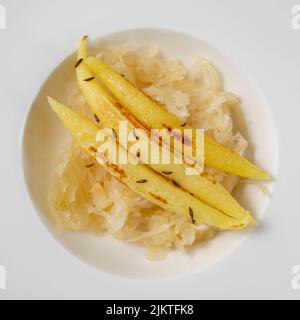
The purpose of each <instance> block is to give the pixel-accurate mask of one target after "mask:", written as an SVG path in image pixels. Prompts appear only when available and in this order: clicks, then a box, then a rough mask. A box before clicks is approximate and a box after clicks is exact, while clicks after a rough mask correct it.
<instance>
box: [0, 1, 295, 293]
mask: <svg viewBox="0 0 300 320" xmlns="http://www.w3.org/2000/svg"><path fill="white" fill-rule="evenodd" d="M0 4H2V5H4V6H5V7H6V13H7V29H6V30H0V115H1V118H0V119H1V125H0V133H1V160H0V161H1V162H0V164H1V166H0V177H1V180H0V195H1V202H0V203H1V207H0V265H3V266H5V268H6V271H7V290H5V291H1V290H0V299H8V298H97V299H126V298H127V299H134V298H144V299H147V298H148V299H151V298H158V299H163V298H168V299H176V298H177V299H203V298H206V299H209V298H223V299H224V298H229V299H232V298H257V299H259V298H292V299H299V298H300V290H299V291H296V290H293V289H292V287H291V279H292V274H291V268H292V266H293V265H295V264H300V210H299V198H300V194H299V191H300V179H299V175H300V174H299V172H300V153H299V150H298V148H299V142H298V138H299V135H300V125H299V123H300V110H299V109H300V106H299V102H300V90H299V89H300V88H299V82H300V81H299V80H300V30H293V29H292V28H291V18H292V15H291V9H292V7H293V6H294V5H296V4H300V0H299V1H298V0H293V1H290V0H272V1H271V0H263V1H262V0H260V1H254V0H251V1H250V0H249V1H245V0H244V1H240V0H236V1H235V0H225V1H217V0H209V1H208V0H207V1H199V0H194V1H192V0H184V1H176V0H164V1H156V0H151V1H142V0H135V1H133V0H126V1H122V0H119V1H116V0H110V1H101V0H95V1H91V0H90V1H87V0H85V1H74V0H64V1H62V0H51V1H46V0H44V1H41V0H31V1H30V0H22V1H21V0H19V1H17V0H9V1H8V0H7V1H6V0H0ZM136 27H164V28H171V29H175V30H178V31H182V32H185V33H188V34H191V35H194V36H197V37H199V38H202V39H206V40H208V41H209V42H210V43H211V44H213V45H215V46H216V47H218V48H219V49H221V50H222V51H223V52H225V53H227V54H228V55H229V56H231V57H233V58H234V59H235V60H236V61H237V62H238V63H240V64H241V65H243V66H244V67H245V68H246V69H247V70H248V71H249V72H250V74H252V75H253V76H254V78H255V79H256V81H257V83H258V85H259V86H260V87H261V89H262V90H263V92H264V94H265V96H266V98H267V100H268V102H269V105H270V107H271V110H272V113H273V117H274V120H275V124H276V127H277V133H278V141H279V172H278V178H277V183H276V186H275V192H274V194H273V197H272V200H271V202H270V206H269V208H268V212H267V214H266V215H265V218H264V221H263V228H264V232H256V233H253V234H252V235H251V236H250V237H248V239H247V240H246V241H245V242H244V243H243V245H242V246H240V247H239V248H238V249H237V250H236V251H234V253H232V254H230V255H228V256H227V257H226V258H225V259H223V260H222V261H221V262H219V263H218V264H216V265H215V266H213V267H211V268H210V269H208V270H206V271H203V272H201V273H198V274H196V275H193V276H190V277H188V278H185V279H181V280H176V281H175V280H172V281H161V280H160V281H141V280H130V279H124V278H120V277H115V276H112V275H108V274H104V273H102V272H101V271H99V270H96V269H93V268H92V267H90V266H88V265H86V264H84V263H82V262H80V261H79V260H78V259H77V258H75V257H74V256H72V255H71V254H70V253H68V252H66V251H65V249H63V248H62V247H61V246H60V245H58V243H57V242H56V241H55V240H54V239H53V238H52V236H51V235H50V234H49V233H48V232H47V230H46V228H45V227H44V226H43V224H42V222H41V221H40V220H39V218H38V216H37V215H36V213H35V212H34V209H33V207H32V204H31V202H30V199H29V196H28V195H27V191H26V188H25V183H24V179H23V174H22V166H21V153H20V133H21V128H22V124H23V119H24V116H25V113H26V110H27V108H28V105H29V103H30V101H31V99H32V97H34V96H35V94H36V93H37V91H38V90H39V87H40V85H41V83H42V81H44V80H45V79H46V78H47V76H48V73H49V70H51V69H53V68H55V67H56V65H57V63H58V62H59V61H61V60H63V59H64V58H65V57H66V56H67V55H69V54H70V53H71V52H72V51H73V50H75V45H76V44H77V43H78V39H79V37H80V36H81V35H82V34H89V35H90V36H91V37H92V38H93V37H99V36H101V35H104V34H106V33H110V32H113V31H117V30H121V29H128V28H136ZM41 179H42V177H41Z"/></svg>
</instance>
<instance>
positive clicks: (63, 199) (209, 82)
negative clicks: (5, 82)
mask: <svg viewBox="0 0 300 320" xmlns="http://www.w3.org/2000/svg"><path fill="white" fill-rule="evenodd" d="M97 56H98V57H101V59H103V61H104V62H106V63H107V64H108V65H110V66H111V67H112V68H113V69H114V70H116V71H117V72H119V73H121V74H123V75H124V76H125V77H126V78H127V79H128V80H129V81H130V82H132V83H133V84H135V85H136V86H137V87H138V88H140V89H141V90H143V91H144V92H145V93H146V94H147V95H149V96H150V97H152V98H153V99H154V100H156V101H158V102H160V103H161V104H163V105H165V107H166V108H167V110H168V111H169V112H171V113H173V114H175V115H176V116H178V117H179V118H181V119H182V120H183V121H187V122H188V124H190V125H191V126H193V127H196V128H204V129H205V130H206V133H207V134H208V135H210V136H212V137H213V138H214V139H216V140H217V141H218V142H220V143H222V144H224V145H226V146H228V147H230V148H232V149H233V150H235V151H236V152H237V153H239V154H241V155H242V154H243V153H244V151H245V150H246V148H247V145H248V143H247V140H246V139H245V138H244V137H243V135H242V134H241V132H239V130H238V129H235V120H234V117H233V112H232V110H233V109H234V110H235V113H238V114H239V115H240V116H239V117H240V118H241V115H242V113H241V111H240V101H239V99H238V97H236V96H235V95H234V94H232V93H228V92H224V91H223V84H222V78H221V76H220V74H219V72H218V71H217V70H216V68H215V67H214V66H213V65H212V63H211V62H209V61H208V60H206V59H204V58H199V59H198V60H197V61H196V63H195V64H194V65H193V66H192V67H191V68H190V69H187V68H186V67H185V66H184V65H183V64H182V63H181V62H180V61H179V60H171V61H170V60H167V59H165V58H164V57H163V55H162V54H161V53H160V51H159V50H158V49H157V48H146V49H144V50H140V51H137V50H134V49H133V48H132V47H130V46H119V47H110V48H107V49H105V50H103V51H101V52H99V54H98V55H97ZM67 91H68V92H67V93H68V104H69V105H71V106H72V108H73V109H75V110H77V111H79V112H81V113H83V114H85V115H86V116H87V117H90V118H92V116H93V114H92V112H91V111H90V109H89V108H88V106H87V104H86V101H85V99H84V97H83V96H82V94H81V92H80V89H79V87H78V85H77V83H76V82H72V83H69V84H68V85H67ZM236 111H238V112H236ZM205 170H206V171H207V172H209V173H210V174H211V175H212V176H213V177H214V178H215V180H217V181H219V182H220V183H222V184H223V185H224V186H225V187H226V188H227V189H228V190H229V191H230V192H232V191H233V189H234V188H235V187H236V185H237V183H238V177H236V176H234V175H231V174H227V173H224V172H221V171H218V170H216V169H212V168H205ZM49 208H50V211H51V213H52V216H53V218H54V220H55V223H56V225H57V227H58V228H60V229H62V230H68V231H85V232H93V233H96V234H97V233H99V232H109V233H110V234H113V235H114V236H115V237H117V238H120V239H124V240H127V241H129V242H136V243H139V244H141V245H143V246H145V248H146V253H145V256H146V258H147V259H150V260H155V259H161V258H163V257H164V256H165V254H166V252H167V251H168V250H171V249H178V250H180V251H182V252H185V250H186V247H188V246H191V245H193V244H195V243H199V242H201V241H205V240H207V239H209V238H211V237H212V236H214V235H215V233H216V231H217V230H216V229H215V228H213V227H210V226H207V225H204V224H198V225H193V224H192V223H191V220H190V219H188V218H185V217H181V216H178V215H176V214H174V213H172V212H169V211H167V210H164V209H162V208H160V207H158V206H157V205H155V204H153V203H151V202H150V201H148V200H145V199H143V198H141V197H140V196H139V195H137V194H135V193H134V192H133V191H131V190H130V189H129V188H128V187H127V186H126V185H124V184H122V183H121V182H119V181H118V180H116V179H115V178H114V177H112V176H111V175H110V174H108V173H107V172H106V171H105V169H103V168H102V167H101V166H100V165H98V164H97V163H96V162H95V160H93V159H92V158H91V157H89V156H88V155H86V154H85V153H84V152H83V151H81V150H80V148H79V147H78V146H77V145H76V144H75V142H71V143H70V144H69V145H68V146H67V147H66V149H65V150H63V154H62V157H61V160H60V162H59V163H58V164H57V167H56V169H55V175H54V179H53V183H52V186H51V188H50V190H49Z"/></svg>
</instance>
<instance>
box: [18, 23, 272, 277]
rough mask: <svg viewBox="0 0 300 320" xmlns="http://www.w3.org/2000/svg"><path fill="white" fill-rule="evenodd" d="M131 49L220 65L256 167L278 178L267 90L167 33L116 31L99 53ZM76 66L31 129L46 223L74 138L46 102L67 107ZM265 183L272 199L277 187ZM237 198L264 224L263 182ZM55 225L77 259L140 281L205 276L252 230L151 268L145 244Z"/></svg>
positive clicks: (27, 145)
mask: <svg viewBox="0 0 300 320" xmlns="http://www.w3.org/2000/svg"><path fill="white" fill-rule="evenodd" d="M128 43H129V44H130V45H132V46H134V47H136V49H137V50H138V49H139V48H143V47H145V46H148V47H158V48H160V49H161V50H162V53H163V54H165V55H166V56H167V57H168V58H179V59H181V60H182V61H183V62H184V63H185V64H186V65H191V64H192V63H194V62H195V60H196V59H197V57H198V56H199V55H202V56H203V57H205V58H207V59H209V60H211V61H213V62H214V64H215V66H216V67H217V69H218V70H219V71H220V72H221V74H222V76H223V77H224V85H225V90H226V91H229V92H234V93H236V94H237V95H238V96H240V97H241V98H242V109H243V112H244V114H245V119H246V121H247V136H248V139H249V141H250V148H249V149H250V150H251V151H252V152H251V153H252V158H253V160H254V162H255V163H256V164H257V165H259V166H260V167H262V168H264V169H266V170H267V171H268V172H270V174H271V175H272V176H274V177H276V169H277V141H276V134H275V127H274V124H273V120H272V117H271V115H270V111H269V109H268V106H267V103H266V101H265V99H264V98H263V96H262V94H261V92H260V90H259V89H258V88H257V86H256V85H255V83H254V81H253V80H252V79H251V78H250V77H249V76H248V75H247V73H246V72H245V71H244V70H242V69H241V68H240V67H238V66H237V65H236V64H235V63H234V62H233V61H232V60H230V59H228V58H227V57H226V56H224V55H223V54H222V53H221V52H219V51H218V50H217V49H215V48H213V47H212V46H210V45H209V44H208V43H206V42H204V41H201V40H199V39H197V38H194V37H190V36H188V35H185V34H183V33H178V32H174V31H168V30H163V29H132V30H128V31H121V32H117V33H113V34H111V35H107V36H105V37H102V38H101V39H99V40H98V41H97V42H96V43H95V44H94V47H98V48H99V49H100V48H105V47H106V46H112V45H126V44H128ZM99 49H98V52H99ZM90 51H91V50H90ZM95 51H96V52H97V50H95ZM74 61H75V62H76V57H75V56H74V55H72V56H71V57H69V58H67V60H65V61H64V62H62V63H61V64H60V65H59V67H58V68H57V69H56V70H55V71H54V72H53V73H52V74H51V75H50V76H49V78H48V79H47V81H46V82H45V83H44V84H43V86H42V88H41V90H40V91H39V93H38V95H37V97H36V99H35V100H34V102H33V104H32V107H31V109H30V110H29V114H28V118H27V121H26V124H25V132H24V140H23V147H24V149H23V154H24V155H23V156H24V170H25V175H26V180H27V184H28V187H29V189H30V193H31V196H32V200H33V202H34V203H35V205H36V207H37V210H38V211H39V213H40V216H41V217H42V219H43V220H44V221H45V216H46V215H48V208H47V192H48V190H49V185H50V181H51V176H52V174H53V171H54V167H55V163H57V161H58V158H59V156H60V153H61V150H62V146H63V145H64V144H65V141H66V137H68V135H67V131H66V130H64V128H63V126H62V124H61V123H60V121H59V120H58V119H57V117H56V116H55V115H54V114H53V112H52V110H51V108H49V105H48V102H47V99H46V97H47V95H49V96H51V97H55V98H56V99H58V100H59V101H62V102H66V101H67V92H66V83H68V82H70V81H74V80H75V72H74V63H75V62H74ZM40 177H44V178H43V179H41V178H40ZM262 184H263V185H265V187H266V188H267V189H269V192H270V193H271V191H272V187H273V183H262ZM237 196H238V198H239V199H240V201H241V203H242V205H243V206H244V207H245V208H247V209H249V210H250V211H251V212H252V213H253V214H254V216H255V217H257V218H260V217H261V216H262V214H263V212H264V210H265V209H266V206H267V203H268V201H269V196H268V195H266V194H264V193H263V192H262V190H261V189H259V188H258V186H257V185H256V184H250V183H248V184H246V185H244V187H241V188H239V192H238V194H237ZM49 220H50V219H49ZM51 222H52V221H45V223H47V225H48V228H49V229H50V230H51V232H52V234H53V235H54V236H55V237H56V238H57V239H58V240H59V242H60V243H62V244H63V245H64V246H65V247H66V248H68V249H69V250H70V251H71V252H73V253H74V254H75V255H77V256H79V257H80V258H81V259H83V260H84V261H86V262H88V263H90V264H92V265H94V266H96V267H98V268H100V269H101V270H105V271H108V272H113V273H116V274H119V275H124V276H129V277H133V278H169V277H177V276H185V275H187V274H189V273H191V272H199V271H201V270H202V269H204V268H206V267H209V266H211V265H212V264H214V263H215V262H216V261H218V260H219V259H220V258H222V257H224V256H225V255H227V254H228V253H230V252H231V251H232V250H233V249H234V248H236V247H237V246H238V245H239V244H240V243H241V241H242V240H243V239H244V238H245V236H246V235H247V234H249V232H250V230H241V231H231V232H230V231H226V232H225V231H224V232H221V233H220V234H218V235H217V236H216V237H215V238H214V239H213V240H210V241H208V242H206V243H204V244H201V245H198V246H195V247H194V248H193V249H192V251H191V252H190V253H189V254H186V255H183V254H182V253H181V252H179V251H171V252H170V253H169V254H168V255H167V257H166V258H165V259H163V260H161V261H156V262H150V261H148V260H146V259H145V257H144V254H143V251H144V250H145V248H143V247H141V246H138V245H134V244H128V243H125V242H123V241H120V240H116V239H114V238H112V237H109V236H101V237H100V236H99V237H96V236H91V235H88V234H82V233H77V234H76V233H62V232H58V231H56V230H55V229H53V227H52V225H51Z"/></svg>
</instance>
